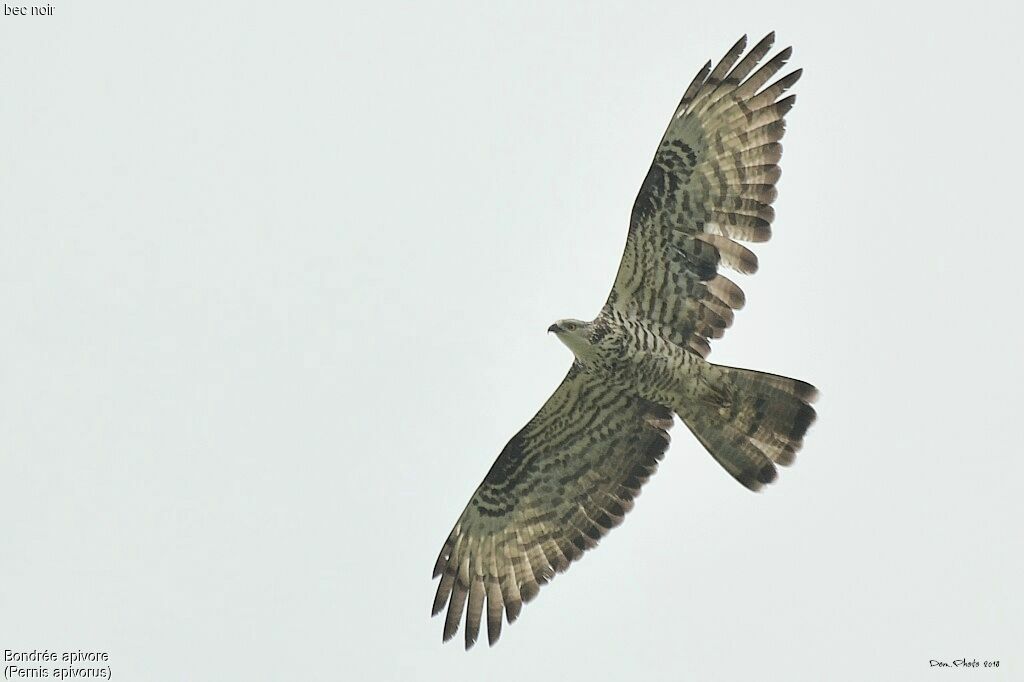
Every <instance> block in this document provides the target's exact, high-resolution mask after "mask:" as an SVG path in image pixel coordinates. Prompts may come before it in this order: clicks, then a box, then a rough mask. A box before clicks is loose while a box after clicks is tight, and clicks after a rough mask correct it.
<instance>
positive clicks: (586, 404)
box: [433, 364, 672, 649]
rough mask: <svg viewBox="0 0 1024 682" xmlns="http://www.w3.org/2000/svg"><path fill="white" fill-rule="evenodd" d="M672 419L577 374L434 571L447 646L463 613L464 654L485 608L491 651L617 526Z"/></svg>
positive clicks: (493, 473) (528, 429)
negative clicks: (507, 626) (529, 606)
mask: <svg viewBox="0 0 1024 682" xmlns="http://www.w3.org/2000/svg"><path fill="white" fill-rule="evenodd" d="M671 425H672V413H671V412H670V411H669V410H667V409H665V408H663V407H660V406H657V405H654V404H653V403H649V402H647V401H645V400H642V399H640V398H638V397H635V396H629V395H623V394H622V393H620V392H617V391H614V390H611V389H609V388H608V387H607V386H606V385H604V384H603V383H602V382H601V381H599V380H597V379H595V378H594V377H592V376H591V375H590V374H588V373H587V372H583V371H580V370H578V369H577V366H576V365H575V364H574V365H573V368H572V369H570V370H569V374H568V375H567V376H566V377H565V379H564V380H563V381H562V384H561V385H560V386H559V387H558V389H557V390H556V391H555V392H554V394H553V395H552V396H551V397H550V398H549V399H548V401H547V402H546V403H545V404H544V406H543V407H542V408H541V410H540V412H538V413H537V415H536V416H535V417H534V418H533V419H531V420H530V422H529V423H528V424H527V425H526V426H525V427H523V429H522V430H521V431H520V432H519V433H517V434H516V435H515V436H513V437H512V440H510V441H509V442H508V445H506V446H505V449H504V450H502V452H501V455H499V456H498V459H497V461H495V463H494V466H492V467H491V470H490V471H489V472H488V474H487V477H486V478H485V479H484V481H483V483H481V484H480V487H479V488H477V490H476V492H475V493H474V494H473V497H472V498H471V499H470V501H469V504H468V505H467V506H466V509H465V511H463V513H462V516H461V517H459V520H458V522H457V523H456V524H455V528H453V529H452V532H451V534H450V535H449V536H448V539H447V540H446V541H445V543H444V547H443V548H442V549H441V554H440V556H438V558H437V563H436V564H435V566H434V577H435V578H436V577H438V576H440V577H441V582H440V584H439V585H438V588H437V596H436V597H435V599H434V609H433V613H434V614H435V615H436V614H437V613H439V612H440V611H442V610H443V609H444V607H445V604H447V605H448V615H447V618H446V620H445V624H444V639H445V640H446V641H447V640H448V639H450V638H451V637H452V636H453V635H454V634H455V632H456V631H457V630H458V628H459V621H460V620H461V618H462V614H463V612H464V611H465V616H466V618H465V620H466V632H465V634H466V648H467V649H468V648H469V647H470V646H472V645H473V643H474V642H475V641H476V638H477V634H478V633H479V630H480V620H481V617H482V614H483V610H484V602H485V601H486V612H487V635H488V639H489V641H490V643H491V644H494V642H495V641H496V640H497V639H498V635H499V634H500V633H501V619H502V614H503V613H504V615H505V617H506V618H507V619H508V622H510V623H511V622H512V621H513V620H515V619H516V617H517V616H518V615H519V611H520V609H521V607H522V604H523V602H528V601H530V600H531V599H532V598H533V597H535V596H536V595H537V592H538V590H539V589H540V585H543V584H544V583H546V582H548V581H549V580H550V579H551V578H552V577H554V575H555V573H559V572H561V571H564V570H565V569H566V568H568V567H569V564H570V563H572V562H573V561H575V560H576V559H578V558H579V557H580V556H581V555H582V553H583V552H584V551H585V550H587V549H589V548H590V547H593V546H594V545H596V544H597V540H598V539H599V538H600V537H601V536H602V535H604V534H605V533H606V532H607V531H608V530H609V529H610V528H612V527H613V526H615V525H617V524H618V523H619V522H620V521H621V520H622V517H623V515H624V514H625V513H626V512H627V511H628V510H629V509H630V508H631V507H632V501H633V498H634V497H635V496H636V495H637V494H639V491H640V486H641V485H642V484H643V483H644V481H646V480H647V478H648V477H649V476H650V475H651V474H652V473H654V470H655V468H656V467H657V464H658V460H660V459H661V458H662V457H663V456H664V453H665V450H666V449H667V448H668V442H669V436H668V433H667V430H668V429H669V428H670V427H671Z"/></svg>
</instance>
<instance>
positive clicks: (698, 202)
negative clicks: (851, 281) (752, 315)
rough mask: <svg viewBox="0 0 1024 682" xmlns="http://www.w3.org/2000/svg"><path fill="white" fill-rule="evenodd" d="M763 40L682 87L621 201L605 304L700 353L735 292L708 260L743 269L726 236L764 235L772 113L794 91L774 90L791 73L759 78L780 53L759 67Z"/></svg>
mask: <svg viewBox="0 0 1024 682" xmlns="http://www.w3.org/2000/svg"><path fill="white" fill-rule="evenodd" d="M774 39H775V35H774V34H769V35H767V36H766V37H765V38H764V39H763V40H761V42H759V43H758V44H757V45H755V46H754V47H753V48H752V49H751V50H750V51H749V52H748V53H747V54H746V55H745V56H743V58H742V59H741V58H740V56H741V55H742V53H743V50H744V48H745V47H746V36H744V37H743V38H741V39H740V40H739V42H737V43H736V44H735V45H734V46H733V47H732V49H730V50H729V51H728V52H727V53H726V55H725V56H724V57H723V58H722V61H720V62H719V63H718V65H717V66H715V68H714V69H711V62H708V63H707V64H706V65H705V66H704V68H703V69H701V71H700V73H698V74H697V77H696V78H695V79H694V80H693V82H692V83H691V84H690V86H689V87H688V88H687V89H686V93H685V94H684V95H683V99H682V101H681V102H680V104H679V108H678V109H677V110H676V113H675V115H674V116H673V117H672V120H671V121H670V122H669V126H668V130H667V131H666V132H665V136H664V138H663V139H662V141H661V144H660V145H659V146H658V151H657V152H656V153H655V156H654V163H653V164H652V165H651V169H650V171H648V173H647V177H646V179H645V180H644V182H643V185H642V186H641V188H640V192H639V194H638V195H637V198H636V202H635V204H634V205H633V213H632V216H631V219H630V226H629V235H628V237H627V240H626V249H625V253H624V254H623V257H622V262H621V264H620V265H619V272H618V274H617V276H616V278H615V284H614V286H613V287H612V292H611V294H610V295H609V298H608V302H607V304H606V305H607V306H610V307H613V308H616V309H618V310H619V311H620V312H623V313H626V314H628V315H631V316H633V317H637V318H640V319H643V320H645V321H646V322H647V323H649V324H650V325H652V326H653V327H655V328H657V329H658V330H659V331H661V332H662V333H663V334H665V335H666V336H667V337H669V338H671V339H672V340H673V341H675V342H676V343H677V344H679V345H680V346H683V347H685V348H689V349H691V350H692V351H693V352H695V353H698V354H700V355H701V356H702V357H706V356H707V354H708V352H709V351H710V346H709V344H708V340H709V339H712V338H718V337H720V336H722V334H723V333H724V331H725V328H726V327H728V326H729V325H730V324H731V322H732V319H733V311H734V310H738V309H739V308H741V307H742V306H743V302H744V296H743V292H742V291H741V290H740V288H739V287H738V286H736V285H735V284H734V283H733V282H731V281H730V280H729V279H727V278H726V277H724V276H723V275H720V274H718V271H719V267H720V266H722V265H724V266H726V267H727V268H730V269H732V270H735V271H738V272H741V273H752V272H754V271H755V270H756V269H757V258H756V256H755V255H754V254H753V253H752V252H751V251H750V250H749V249H747V248H746V247H744V246H742V245H740V244H739V243H738V242H741V241H744V242H762V241H765V240H767V239H768V237H769V236H770V234H771V222H772V219H773V217H774V211H773V210H772V207H771V204H772V202H773V201H774V200H775V196H776V191H775V183H776V181H778V179H779V166H778V162H779V159H780V157H781V155H782V146H781V145H780V144H779V140H780V139H781V138H782V134H783V131H784V129H785V123H784V120H783V117H784V116H785V115H786V112H788V111H789V110H790V108H792V106H793V103H794V101H795V99H796V97H795V96H794V95H790V96H788V97H785V98H783V99H779V98H780V97H781V96H782V94H783V93H785V92H786V90H788V89H789V88H790V87H791V86H792V85H793V84H794V83H796V81H797V80H798V79H799V78H800V73H801V72H800V71H799V70H797V71H793V72H792V73H790V74H788V75H786V76H784V77H782V78H780V79H778V80H776V81H774V82H772V83H770V84H769V82H770V81H771V79H772V78H773V77H774V76H775V75H776V74H777V73H778V72H779V70H780V69H781V68H782V67H783V65H784V64H785V63H786V61H787V60H788V59H789V57H790V55H791V53H792V49H791V48H786V49H785V50H782V51H781V52H779V53H778V54H776V55H775V56H774V57H772V58H771V59H769V60H768V61H767V62H765V63H764V64H763V65H760V66H759V64H760V62H761V60H762V59H763V58H764V57H765V55H767V54H768V51H769V50H770V49H771V46H772V43H773V41H774Z"/></svg>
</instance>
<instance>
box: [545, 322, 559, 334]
mask: <svg viewBox="0 0 1024 682" xmlns="http://www.w3.org/2000/svg"><path fill="white" fill-rule="evenodd" d="M560 331H562V328H561V327H559V326H558V323H555V324H553V325H551V326H550V327H548V332H549V333H550V332H554V333H556V334H557V333H558V332H560Z"/></svg>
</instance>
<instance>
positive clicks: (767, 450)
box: [679, 363, 818, 490]
mask: <svg viewBox="0 0 1024 682" xmlns="http://www.w3.org/2000/svg"><path fill="white" fill-rule="evenodd" d="M817 395H818V391H817V389H816V388H814V386H812V385H810V384H808V383H807V382H804V381H799V380H797V379H790V378H788V377H783V376H779V375H777V374H768V373H766V372H757V371H755V370H749V369H739V368H736V367H725V366H722V365H713V364H711V363H706V364H705V365H704V367H703V368H702V371H701V374H700V388H699V389H698V390H697V391H696V392H695V393H694V394H691V395H690V396H689V399H688V400H687V401H686V403H685V404H684V405H682V406H681V408H680V410H679V416H680V417H681V418H682V419H683V422H684V423H685V424H686V425H687V426H688V427H689V429H690V430H691V431H692V432H693V434H694V435H695V436H696V437H697V439H698V440H699V441H700V442H701V444H702V445H704V447H705V448H707V450H708V452H710V453H711V456H712V457H714V458H715V459H716V460H717V461H718V463H719V464H721V465H722V467H723V468H724V469H725V470H726V471H728V472H729V474H731V475H732V476H733V478H735V479H736V480H737V481H739V482H740V483H742V484H743V485H744V486H746V487H747V488H749V489H751V490H758V489H760V488H761V486H762V485H764V484H766V483H771V482H772V481H774V480H775V478H776V476H777V470H776V468H775V465H780V466H787V465H789V464H792V463H793V460H794V458H795V457H796V453H797V451H798V450H799V449H800V448H801V446H802V445H803V439H804V435H805V434H806V433H807V429H808V428H810V426H811V424H812V423H814V419H815V416H816V413H815V411H814V408H813V407H811V403H812V402H814V400H815V399H816V398H817Z"/></svg>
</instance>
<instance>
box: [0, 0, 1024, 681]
mask: <svg viewBox="0 0 1024 682" xmlns="http://www.w3.org/2000/svg"><path fill="white" fill-rule="evenodd" d="M894 4H897V3H888V2H887V3H856V4H852V5H851V4H850V3H844V4H842V5H830V4H827V3H820V2H792V3H765V2H739V3H736V2H734V3H729V4H728V5H721V4H720V3H719V4H716V3H685V2H675V3H621V4H614V5H613V4H609V3H565V4H557V5H553V4H551V3H516V4H515V5H514V6H513V5H512V4H511V3H510V4H508V5H507V6H505V7H503V8H498V7H495V6H491V7H488V6H485V5H483V4H481V3H464V4H434V5H432V6H430V7H428V6H426V4H419V5H412V4H410V5H404V4H403V5H397V4H390V5H378V6H376V7H368V6H367V3H348V2H320V1H318V0H314V1H312V2H307V3H300V4H288V3H264V2H240V1H226V2H215V3H199V2H191V3H182V2H178V3H162V4H159V3H137V2H101V1H97V2H90V3H81V2H70V1H69V0H54V1H53V2H52V5H53V7H54V10H55V11H54V15H53V16H52V17H11V16H5V17H0V83H2V88H0V91H2V93H3V94H2V96H0V131H2V132H0V159H2V163H0V318H2V320H3V325H2V326H3V331H2V332H0V358H2V366H0V375H2V379H0V480H2V489H3V491H2V493H0V518H3V519H5V523H4V524H3V533H2V541H0V576H2V579H0V614H2V615H0V648H4V649H7V648H9V649H14V650H21V651H24V650H29V651H30V650H32V649H46V648H49V649H50V650H59V651H61V650H67V649H79V648H81V649H87V650H102V651H107V652H109V654H110V666H111V669H112V671H113V674H114V679H121V680H155V681H163V680H186V679H187V680H283V679H303V680H306V679H308V680H319V679H323V680H350V679H374V680H462V679H466V680H468V679H486V680H523V679H534V680H548V679H552V680H553V679H558V680H562V681H563V682H570V681H572V680H601V679H623V678H626V679H650V680H683V679H692V680H751V679H758V680H787V681H791V680H824V679H828V680H864V679H890V680H934V679H938V678H939V677H945V676H948V675H943V671H937V670H933V669H930V666H929V660H930V659H938V660H949V661H952V660H953V659H956V658H963V657H967V658H969V659H970V658H977V659H978V660H979V661H984V660H992V659H998V660H1000V661H1001V667H1000V669H999V670H978V671H969V672H965V673H964V674H966V675H968V676H969V677H971V678H972V679H974V678H978V679H981V678H982V677H984V679H986V680H995V679H1012V678H1016V679H1020V676H1021V675H1022V674H1024V672H1022V671H1024V660H1022V655H1024V649H1022V647H1021V645H1020V642H1022V641H1024V615H1022V614H1024V597H1022V592H1021V590H1020V588H1019V576H1020V575H1022V574H1024V555H1022V550H1021V546H1020V520H1021V518H1022V515H1024V503H1022V501H1021V495H1020V492H1019V491H1020V481H1021V478H1022V475H1024V464H1022V457H1024V453H1022V448H1021V444H1020V440H1019V436H1018V421H1019V411H1020V408H1021V399H1020V392H1019V391H1020V386H1021V384H1022V383H1024V363H1022V361H1021V348H1022V347H1024V327H1022V324H1021V319H1020V307H1021V303H1020V301H1019V295H1020V293H1021V288H1022V287H1021V280H1020V277H1021V273H1020V271H1019V258H1020V256H1019V254H1020V252H1021V249H1022V247H1024V236H1022V235H1024V232H1022V230H1021V217H1020V215H1019V214H1018V213H1019V212H1018V211H1017V209H1016V208H1015V205H1016V203H1017V201H1018V197H1019V194H1020V187H1019V183H1020V177H1021V172H1020V167H1019V161H1020V159H1021V158H1022V156H1024V149H1022V143H1021V135H1020V130H1019V129H1020V113H1021V111H1022V105H1024V98H1022V96H1021V89H1020V86H1019V84H1020V73H1021V66H1022V63H1021V62H1022V58H1021V53H1020V50H1019V49H1018V42H1019V26H1020V25H1021V20H1022V19H1024V17H1022V16H1021V11H1020V10H1019V9H1016V8H1011V4H1010V3H1005V4H1003V5H998V6H997V5H996V4H989V3H973V4H969V5H968V4H957V5H956V6H955V7H954V6H953V5H947V6H943V5H942V4H941V3H940V4H935V3H905V4H903V6H902V7H894V6H893V5H894ZM772 29H774V30H776V31H777V33H778V43H777V44H778V45H779V46H780V47H781V46H784V45H788V44H792V45H793V46H794V49H795V55H794V58H793V60H792V65H793V66H801V67H804V69H805V74H804V78H803V80H802V81H801V82H800V83H799V85H798V87H797V88H796V92H797V93H798V99H799V101H798V103H797V105H796V108H795V109H794V110H793V112H792V113H791V114H790V115H789V117H788V120H789V128H788V133H787V136H786V139H785V141H784V145H785V149H786V152H785V155H784V157H783V161H782V166H783V171H784V172H783V178H782V180H781V183H780V186H779V190H780V196H779V200H778V202H777V203H776V209H777V215H778V217H777V220H776V222H775V227H774V237H773V239H772V241H771V242H769V243H767V244H762V245H758V246H757V248H756V250H757V253H758V255H759V256H760V261H761V270H760V272H758V274H757V275H756V276H754V277H746V278H740V284H741V286H743V287H744V289H745V291H746V293H747V298H748V305H747V307H746V309H744V310H743V311H742V312H741V313H739V314H738V316H737V320H736V324H735V325H734V326H733V328H732V329H731V330H730V332H729V334H728V335H727V337H726V338H725V339H724V340H722V341H721V342H718V343H715V344H714V351H713V353H712V356H711V359H712V360H713V361H716V362H719V363H725V364H731V365H739V366H745V367H752V368H757V369H761V370H766V371H772V372H776V373H781V374H788V375H791V376H796V377H799V378H802V379H806V380H809V381H811V382H813V383H814V384H816V385H817V386H819V387H820V388H821V391H822V399H821V401H820V404H819V406H818V407H819V420H818V422H817V424H816V425H815V426H814V427H813V428H812V430H811V431H810V433H809V435H808V437H807V441H806V447H805V450H804V452H802V453H801V456H800V457H799V458H798V460H797V463H796V465H795V466H794V467H792V468H791V469H787V470H785V471H783V472H782V475H781V477H780V479H779V481H778V482H777V483H776V484H775V485H773V486H770V487H769V488H768V489H767V490H766V491H765V492H763V493H761V494H758V495H755V494H752V493H749V492H748V491H746V490H744V489H743V488H742V487H740V486H739V485H738V484H737V483H735V482H734V481H733V480H732V479H731V478H730V477H729V476H728V475H726V474H725V473H724V472H723V471H722V470H721V469H720V468H719V467H718V465H717V464H715V463H714V461H713V460H712V459H711V457H709V456H708V455H707V454H706V453H705V452H704V451H703V450H702V448H701V447H700V445H699V444H698V443H697V442H696V441H695V440H694V439H693V438H692V436H691V435H690V434H689V433H688V432H687V430H686V429H685V427H682V426H681V425H678V424H677V426H676V428H675V429H674V432H673V435H674V441H673V445H672V448H671V450H670V451H669V453H668V456H667V457H666V459H665V461H664V462H663V464H662V466H661V469H660V471H659V473H658V475H657V476H655V477H654V478H653V479H652V480H651V482H650V483H649V484H648V485H647V487H646V488H645V490H644V493H643V495H642V496H641V497H640V499H639V501H638V504H637V507H636V509H635V510H634V511H633V512H632V513H631V514H630V515H629V517H628V518H627V519H626V522H625V523H624V524H623V525H622V527H620V528H618V529H616V530H615V531H613V532H612V533H611V534H610V535H609V536H608V537H607V538H606V539H605V540H604V541H603V542H602V543H601V547H599V548H598V549H596V550H594V551H593V552H591V553H589V554H588V555H587V556H586V557H585V558H584V559H583V560H582V561H581V562H579V563H578V564H575V565H574V566H573V567H572V568H571V570H570V571H569V572H568V573H566V574H564V575H562V576H559V577H558V578H557V579H556V580H555V581H554V583H553V584H552V585H549V586H548V587H546V588H544V589H543V590H542V591H541V594H540V596H539V597H538V598H537V600H536V601H535V602H533V603H531V604H530V605H528V606H527V607H526V608H525V609H524V611H523V614H522V617H521V618H520V619H519V621H517V622H516V623H515V624H514V625H512V626H511V627H506V629H505V631H504V633H503V637H502V639H501V641H500V642H499V644H498V645H497V646H496V647H494V648H488V647H487V646H486V642H484V643H482V644H478V646H477V647H476V648H475V649H474V650H473V651H471V652H469V653H468V654H467V653H466V652H464V651H463V650H462V645H461V638H459V639H457V640H456V641H455V642H452V643H449V644H447V645H442V644H441V626H442V623H441V620H440V619H437V618H435V619H430V618H429V610H430V603H431V601H432V597H433V593H434V588H435V583H433V582H432V581H431V580H430V569H431V567H432V565H433V561H434V558H435V556H436V554H437V551H438V549H439V548H440V545H441V543H442V541H443V540H444V538H445V536H446V534H447V533H448V531H449V529H450V528H451V525H452V523H453V522H454V521H455V519H456V517H457V516H458V514H459V513H460V511H461V510H462V508H463V506H464V504H465V502H466V500H467V499H468V497H469V495H470V494H471V493H472V491H473V489H474V487H475V486H476V485H477V483H478V482H479V481H480V479H481V478H482V477H483V475H484V473H485V472H486V471H487V469H488V467H490V465H491V462H492V461H493V459H494V457H495V456H496V455H497V453H498V452H499V451H500V450H501V448H502V446H503V445H504V444H505V442H506V440H507V439H508V438H509V436H511V435H512V434H513V433H514V432H515V431H517V430H518V429H519V427H520V426H521V425H522V424H523V423H524V422H525V421H526V420H528V419H529V418H530V417H531V416H532V415H533V413H534V412H535V411H536V410H537V408H538V407H539V406H540V405H541V403H542V402H543V401H544V399H545V398H546V397H547V396H548V395H549V393H550V392H551V390H552V389H553V388H554V387H555V386H556V385H557V384H558V382H559V381H560V379H561V377H562V376H563V373H564V371H565V369H566V367H567V366H568V364H569V361H570V355H569V351H568V350H567V349H566V348H564V347H563V346H562V345H561V344H560V343H558V341H557V340H555V339H554V338H553V337H550V336H548V335H547V334H545V329H546V328H547V326H548V325H549V324H550V323H551V322H553V321H554V320H556V319H558V318H562V317H579V318H589V317H590V316H592V315H593V314H594V313H596V311H597V309H598V308H599V307H600V305H601V303H602V302H603V300H604V297H605V295H606V294H607V291H608V288H609V287H610V285H611V281H612V277H613V275H614V272H615V267H616V265H617V263H618V259H619V256H620V254H621V250H622V245H623V241H624V239H625V229H626V225H627V217H628V214H629V210H630V207H631V205H632V201H633V198H634V196H635V193H636V191H637V188H638V187H639V185H640V182H641V180H642V178H643V176H644V173H645V172H646V169H647V167H648V164H649V163H650V160H651V156H652V154H653V151H654V147H655V145H656V144H657V142H658V139H659V138H660V135H661V133H662V131H663V129H664V126H665V124H666V122H667V120H668V116H669V115H670V113H671V112H672V109H673V107H674V106H675V104H676V102H677V101H678V98H679V96H680V94H681V92H682V90H683V88H684V87H685V85H686V84H687V83H688V82H689V81H690V79H691V78H692V76H693V75H694V73H695V72H696V70H697V69H698V68H699V67H700V66H701V65H702V64H703V62H704V61H705V60H707V59H709V58H717V57H719V56H720V55H721V54H722V53H723V52H724V51H725V49H726V48H728V47H729V45H731V44H732V42H733V41H734V40H735V39H736V38H737V37H738V36H739V35H741V34H743V33H749V34H750V36H751V37H752V38H754V39H756V38H759V37H760V36H761V35H763V34H764V33H766V32H767V31H769V30H772ZM965 679H966V678H965Z"/></svg>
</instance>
